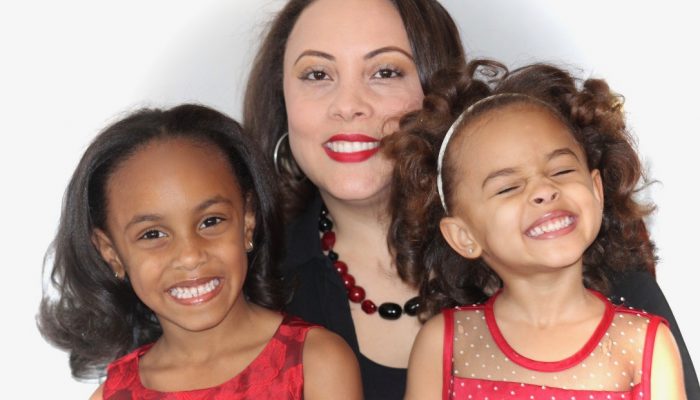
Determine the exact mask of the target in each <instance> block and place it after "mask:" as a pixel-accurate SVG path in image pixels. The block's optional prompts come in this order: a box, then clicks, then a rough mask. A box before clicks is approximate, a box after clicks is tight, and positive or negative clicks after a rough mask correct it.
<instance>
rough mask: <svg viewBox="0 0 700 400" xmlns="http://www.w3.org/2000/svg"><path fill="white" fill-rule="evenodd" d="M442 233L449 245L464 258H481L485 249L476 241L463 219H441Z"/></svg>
mask: <svg viewBox="0 0 700 400" xmlns="http://www.w3.org/2000/svg"><path fill="white" fill-rule="evenodd" d="M440 232H442V236H443V237H444V238H445V240H446V241H447V244H449V245H450V247H452V249H453V250H454V251H456V252H457V253H458V254H459V255H461V256H462V257H464V258H469V259H476V258H479V257H480V256H481V252H482V250H483V249H482V248H481V246H480V245H479V243H477V241H476V240H474V236H473V235H472V232H471V230H470V229H469V226H467V224H466V223H464V221H462V219H460V218H456V217H445V218H443V219H441V220H440Z"/></svg>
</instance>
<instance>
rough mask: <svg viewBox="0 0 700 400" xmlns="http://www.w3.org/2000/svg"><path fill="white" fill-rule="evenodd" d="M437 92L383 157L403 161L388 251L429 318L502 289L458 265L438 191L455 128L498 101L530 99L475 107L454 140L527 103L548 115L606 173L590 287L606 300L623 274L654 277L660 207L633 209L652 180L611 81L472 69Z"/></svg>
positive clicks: (542, 70)
mask: <svg viewBox="0 0 700 400" xmlns="http://www.w3.org/2000/svg"><path fill="white" fill-rule="evenodd" d="M433 87H434V91H433V93H432V94H430V95H428V96H426V98H425V100H424V102H423V108H422V109H421V110H419V111H416V112H413V113H411V114H409V115H407V116H406V117H405V118H404V119H403V120H402V122H401V127H400V131H399V132H397V133H396V134H394V135H391V136H388V137H386V138H385V139H384V140H383V148H384V151H385V153H386V154H387V155H388V157H390V158H392V159H394V160H395V162H396V166H395V169H394V174H393V177H392V179H393V182H392V194H391V205H390V209H391V210H392V223H391V227H390V234H389V243H390V246H391V249H392V251H393V252H394V254H395V257H396V263H397V268H398V270H399V274H400V275H401V276H402V278H403V279H404V280H406V281H409V282H414V283H415V284H417V285H419V286H420V291H421V296H422V298H423V304H422V310H423V314H422V318H427V317H429V316H431V315H433V314H435V313H437V312H439V310H440V309H442V308H444V307H449V306H454V305H460V304H469V303H474V302H480V301H483V300H484V299H485V298H486V297H487V296H488V295H490V294H492V293H493V292H494V290H495V289H497V288H498V287H500V286H501V281H500V279H499V278H498V276H497V275H496V274H495V273H494V272H493V271H492V270H491V269H490V268H489V267H488V266H487V265H486V263H485V262H484V261H483V260H481V259H477V260H468V259H465V258H463V257H461V256H459V255H458V254H457V253H456V252H454V251H453V250H452V249H451V248H450V247H449V245H448V244H447V242H446V241H445V239H444V238H443V237H442V235H441V233H440V229H439V223H440V220H441V219H442V218H443V217H445V216H446V212H445V210H444V209H443V207H442V205H441V203H440V199H439V197H438V193H437V190H436V186H437V158H438V151H439V149H440V145H441V144H442V140H443V138H444V136H445V133H446V131H447V130H448V128H449V126H450V125H451V124H452V123H453V121H455V119H456V118H457V117H458V116H459V115H460V114H461V113H462V112H463V110H465V109H466V108H467V107H469V106H470V105H472V104H475V103H476V102H477V101H479V100H481V99H484V98H486V97H488V96H491V95H495V94H501V93H503V94H504V93H514V94H523V95H526V96H504V97H499V98H494V99H489V100H488V101H485V102H481V103H479V104H475V106H474V108H473V109H472V110H470V112H469V115H468V116H467V117H466V118H464V119H463V121H462V122H461V123H460V126H459V127H458V129H457V130H456V132H455V135H459V132H460V131H462V130H463V128H464V127H465V126H467V125H468V124H470V123H471V122H473V121H474V120H475V119H476V118H478V117H479V115H483V114H484V113H487V112H489V111H491V110H494V109H499V108H502V107H505V106H506V105H509V104H514V103H516V102H517V103H522V102H528V103H531V104H533V105H536V106H539V107H542V108H543V109H546V110H548V111H549V112H550V113H552V114H553V115H555V116H556V117H557V118H559V119H560V120H561V121H562V122H563V123H564V124H565V125H566V126H568V127H569V129H570V131H571V133H572V134H573V136H574V138H575V139H576V141H577V142H578V143H579V144H580V145H581V147H582V148H583V149H584V151H585V154H586V159H587V164H588V167H589V168H590V169H598V170H599V171H600V173H601V176H602V180H603V189H604V197H605V200H604V210H603V221H602V224H601V228H600V232H599V234H598V236H597V237H596V239H595V240H594V242H593V243H592V244H591V246H589V248H588V249H587V250H586V251H585V253H584V256H583V263H584V284H585V285H586V286H587V287H590V288H594V289H596V290H599V291H602V292H604V293H605V292H607V291H608V289H609V282H610V278H611V277H613V276H614V274H617V273H619V272H621V271H624V270H628V269H635V268H636V269H640V268H643V269H646V270H648V271H650V272H651V273H652V274H653V273H654V268H655V263H656V257H655V254H654V251H655V247H654V244H653V243H652V241H651V240H650V239H649V235H648V232H647V230H646V226H645V223H644V218H645V217H646V216H648V215H649V214H650V213H651V212H652V211H653V209H654V207H653V205H651V204H641V203H639V202H637V201H636V200H635V194H636V193H637V192H638V191H639V190H640V186H639V185H640V183H641V184H646V182H647V180H646V178H645V176H644V172H643V169H642V165H641V162H640V160H639V156H638V154H637V151H636V144H635V141H634V139H633V137H632V136H631V134H630V133H629V132H628V130H627V128H626V125H625V118H624V113H623V111H622V104H623V101H622V100H623V99H622V97H621V96H619V95H617V94H615V93H613V92H611V90H610V88H609V87H608V85H607V83H606V82H605V81H604V80H601V79H587V80H585V81H581V80H578V79H576V78H574V77H573V76H572V75H571V74H570V73H569V72H567V71H565V70H563V69H560V68H558V67H556V66H553V65H547V64H534V65H529V66H526V67H522V68H519V69H515V70H513V71H509V70H508V69H507V68H506V67H505V66H503V65H502V64H500V63H497V62H494V61H489V60H476V61H473V62H471V63H469V64H468V65H467V66H466V67H463V66H457V67H454V68H449V69H447V70H445V71H442V72H441V73H440V74H439V75H437V76H436V80H435V81H434V84H433ZM454 139H455V138H452V141H454ZM455 151H456V150H453V151H451V150H450V147H449V146H448V149H447V152H446V154H445V158H444V160H443V161H444V162H443V175H442V179H443V188H444V193H445V198H446V202H447V205H448V209H452V207H451V205H452V203H453V201H454V199H453V198H452V197H453V196H452V190H453V188H454V187H455V184H456V183H457V182H456V181H457V180H458V179H459V178H458V176H456V173H455V172H456V171H454V165H453V164H454V161H452V160H454V159H455V155H454V154H452V153H453V152H455ZM641 187H642V188H643V187H644V186H641ZM426 238H427V239H426Z"/></svg>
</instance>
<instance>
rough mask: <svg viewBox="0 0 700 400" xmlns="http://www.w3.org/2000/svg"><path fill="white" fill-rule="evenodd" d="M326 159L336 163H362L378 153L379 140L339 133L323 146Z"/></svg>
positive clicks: (360, 135)
mask: <svg viewBox="0 0 700 400" xmlns="http://www.w3.org/2000/svg"><path fill="white" fill-rule="evenodd" d="M323 150H325V151H326V154H328V157H330V158H331V159H332V160H334V161H338V162H362V161H365V160H367V159H368V158H370V157H372V156H373V155H375V154H377V152H379V140H377V139H375V138H373V137H371V136H367V135H364V134H361V133H339V134H336V135H333V136H332V137H331V138H330V139H328V141H326V142H325V143H324V144H323Z"/></svg>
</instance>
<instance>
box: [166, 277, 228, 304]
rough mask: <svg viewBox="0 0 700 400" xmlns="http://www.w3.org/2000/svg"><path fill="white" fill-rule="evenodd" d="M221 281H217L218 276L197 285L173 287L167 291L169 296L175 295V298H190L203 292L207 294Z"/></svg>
mask: <svg viewBox="0 0 700 400" xmlns="http://www.w3.org/2000/svg"><path fill="white" fill-rule="evenodd" d="M220 283H221V282H220V281H219V279H218V278H214V279H212V280H210V281H209V282H207V283H205V284H203V285H199V286H194V287H174V288H172V289H170V290H169V291H168V293H170V295H171V296H173V297H175V298H176V299H191V298H193V297H198V296H202V295H204V294H207V293H209V292H211V291H212V290H214V289H215V288H216V287H217V286H219V284H220Z"/></svg>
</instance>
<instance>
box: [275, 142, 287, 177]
mask: <svg viewBox="0 0 700 400" xmlns="http://www.w3.org/2000/svg"><path fill="white" fill-rule="evenodd" d="M287 137H289V132H285V133H284V134H283V135H282V136H280V138H279V139H277V143H275V151H274V152H273V153H272V162H273V163H274V164H275V171H277V174H280V173H281V172H280V167H279V163H278V162H277V160H278V159H279V151H280V146H282V141H283V140H284V139H285V138H287Z"/></svg>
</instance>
